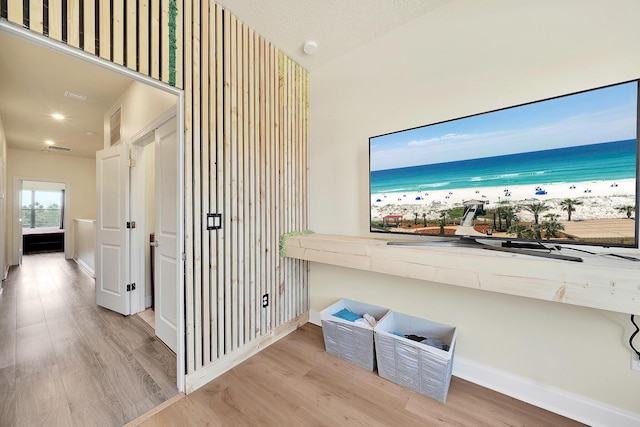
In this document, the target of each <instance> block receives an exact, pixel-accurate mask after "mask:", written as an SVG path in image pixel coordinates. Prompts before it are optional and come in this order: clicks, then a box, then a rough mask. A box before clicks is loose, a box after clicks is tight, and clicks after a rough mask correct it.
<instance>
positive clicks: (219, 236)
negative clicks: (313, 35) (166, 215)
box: [211, 5, 226, 361]
mask: <svg viewBox="0 0 640 427" xmlns="http://www.w3.org/2000/svg"><path fill="white" fill-rule="evenodd" d="M223 20H224V17H223V9H222V7H220V6H218V5H216V7H215V22H216V31H215V47H216V57H215V76H216V79H215V88H216V96H215V109H216V114H215V116H216V137H215V141H216V163H215V167H216V171H215V176H216V181H215V205H216V212H223V211H224V209H223V207H224V165H225V163H224V150H225V138H224V129H225V128H224V123H225V115H224V112H225V109H224V94H225V89H224V88H225V86H224V84H225V80H224V76H223V71H224V67H223V62H222V59H223V58H224V47H225V46H224V44H223V27H224V21H223ZM224 242H225V238H224V232H222V231H218V232H217V233H216V241H215V246H214V247H212V251H215V255H212V256H211V258H212V261H215V262H214V264H213V265H212V267H211V268H212V269H213V270H214V271H215V273H216V274H215V277H214V280H215V285H214V286H215V296H216V304H215V307H216V310H215V312H214V313H213V316H215V322H216V328H213V326H212V329H211V330H212V333H214V332H215V333H216V340H215V341H216V342H215V346H216V349H215V358H212V361H214V360H216V359H218V358H220V357H221V356H222V355H224V354H225V339H224V337H225V330H226V326H225V309H224V307H225V281H224V277H225V276H224V267H225V263H224V251H223V250H222V248H224V244H225V243H224ZM212 293H213V290H212ZM212 321H214V320H213V319H212ZM212 353H214V350H213V349H212Z"/></svg>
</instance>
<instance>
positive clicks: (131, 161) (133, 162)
mask: <svg viewBox="0 0 640 427" xmlns="http://www.w3.org/2000/svg"><path fill="white" fill-rule="evenodd" d="M135 165H136V161H135V159H127V166H129V167H130V168H132V167H134V166H135Z"/></svg>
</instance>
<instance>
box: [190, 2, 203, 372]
mask: <svg viewBox="0 0 640 427" xmlns="http://www.w3.org/2000/svg"><path fill="white" fill-rule="evenodd" d="M200 13H201V10H200V8H194V9H193V59H192V64H193V89H192V90H193V153H192V162H193V163H192V164H193V178H192V179H193V181H192V186H193V212H194V225H195V224H196V222H197V217H198V216H200V215H202V193H201V183H202V177H201V168H202V163H201V160H200V154H201V152H202V139H201V136H202V125H203V123H202V117H201V114H202V81H201V79H202V67H201V39H202V28H201V21H200V19H201V15H200ZM193 260H194V264H193V280H194V283H195V287H194V288H195V293H194V299H195V304H196V306H195V334H194V336H195V337H198V339H197V340H196V343H195V352H196V353H195V362H196V366H202V365H203V364H204V362H203V360H202V354H203V349H202V346H203V335H202V332H203V331H202V324H203V323H204V320H203V318H202V316H203V313H202V297H203V288H204V286H205V285H204V283H203V282H202V233H201V232H200V233H199V232H198V231H197V229H194V233H193Z"/></svg>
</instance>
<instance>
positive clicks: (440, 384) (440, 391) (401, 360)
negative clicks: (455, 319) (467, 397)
mask: <svg viewBox="0 0 640 427" xmlns="http://www.w3.org/2000/svg"><path fill="white" fill-rule="evenodd" d="M395 333H400V334H402V335H418V336H420V337H425V338H435V339H438V340H441V341H443V342H444V343H445V344H447V345H449V350H448V351H444V350H441V349H440V348H437V347H433V346H430V345H427V344H423V343H420V342H418V341H413V340H410V339H408V338H405V337H404V336H398V335H396V334H395ZM374 334H375V345H376V357H377V361H378V375H380V376H381V377H382V378H385V379H387V380H389V381H392V382H394V383H396V384H400V385H401V386H404V387H407V388H408V389H411V390H413V391H416V392H418V393H420V394H423V395H425V396H428V397H430V398H432V399H435V400H437V401H439V402H442V403H444V402H445V401H446V399H447V393H448V391H449V384H450V382H451V370H452V368H453V352H454V350H455V344H456V328H455V327H453V326H449V325H445V324H442V323H437V322H433V321H430V320H426V319H421V318H418V317H412V316H409V315H406V314H401V313H396V312H394V311H390V312H389V313H388V314H387V315H386V316H385V317H384V319H382V320H381V321H380V322H378V324H377V325H376V327H375V328H374Z"/></svg>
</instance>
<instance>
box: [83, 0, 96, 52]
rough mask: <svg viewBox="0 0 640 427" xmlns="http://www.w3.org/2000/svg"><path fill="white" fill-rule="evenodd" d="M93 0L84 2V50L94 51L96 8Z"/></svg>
mask: <svg viewBox="0 0 640 427" xmlns="http://www.w3.org/2000/svg"><path fill="white" fill-rule="evenodd" d="M95 5H96V4H95V2H93V1H90V0H89V1H85V2H84V51H85V52H87V53H90V54H93V55H95V53H96V37H97V34H96V9H95Z"/></svg>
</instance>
